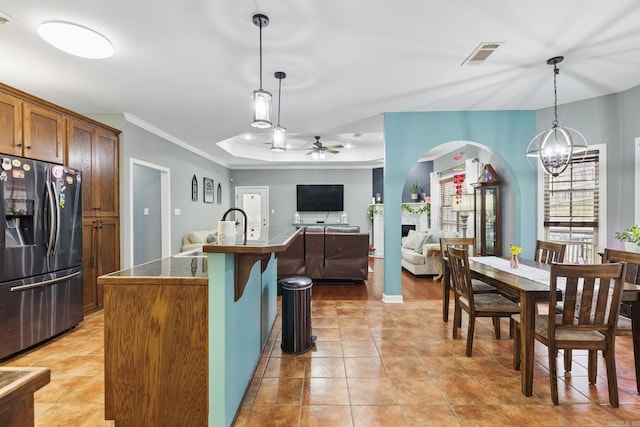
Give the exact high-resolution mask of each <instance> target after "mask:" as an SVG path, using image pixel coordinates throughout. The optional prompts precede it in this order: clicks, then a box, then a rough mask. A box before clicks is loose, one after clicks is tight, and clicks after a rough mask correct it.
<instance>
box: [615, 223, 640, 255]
mask: <svg viewBox="0 0 640 427" xmlns="http://www.w3.org/2000/svg"><path fill="white" fill-rule="evenodd" d="M615 236H616V239H618V240H620V241H621V242H623V243H624V250H625V251H628V252H640V225H634V226H631V227H627V228H625V229H624V230H622V231H618V232H616V234H615Z"/></svg>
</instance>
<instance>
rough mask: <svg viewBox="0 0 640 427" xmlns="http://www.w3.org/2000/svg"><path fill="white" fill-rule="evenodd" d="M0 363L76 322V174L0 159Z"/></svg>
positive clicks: (79, 283) (78, 226)
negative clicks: (1, 360)
mask: <svg viewBox="0 0 640 427" xmlns="http://www.w3.org/2000/svg"><path fill="white" fill-rule="evenodd" d="M0 161H1V164H0V214H1V215H0V359H3V358H6V357H7V356H9V355H12V354H14V353H16V352H19V351H21V350H23V349H26V348H28V347H31V346H32V345H34V344H37V343H39V342H41V341H44V340H46V339H48V338H51V337H53V336H54V335H57V334H59V333H60V332H63V331H65V330H67V329H69V328H72V327H74V326H75V325H77V324H78V323H79V322H80V321H81V320H82V319H83V314H82V302H83V301H82V193H81V182H82V179H81V175H80V172H79V171H76V170H72V169H69V168H66V167H64V166H61V165H56V164H50V163H45V162H40V161H36V160H31V159H25V158H21V157H11V156H7V155H4V154H0Z"/></svg>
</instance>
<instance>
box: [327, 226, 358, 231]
mask: <svg viewBox="0 0 640 427" xmlns="http://www.w3.org/2000/svg"><path fill="white" fill-rule="evenodd" d="M324 230H325V232H326V233H359V232H360V227H359V226H357V225H352V226H349V227H333V226H331V225H328V226H327V227H326V228H325V229H324Z"/></svg>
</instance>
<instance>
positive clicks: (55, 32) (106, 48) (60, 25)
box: [38, 21, 113, 59]
mask: <svg viewBox="0 0 640 427" xmlns="http://www.w3.org/2000/svg"><path fill="white" fill-rule="evenodd" d="M38 34H40V37H42V38H43V39H44V40H45V41H46V42H47V43H49V44H51V45H52V46H55V47H57V48H58V49H60V50H62V51H64V52H67V53H69V54H71V55H75V56H79V57H82V58H90V59H101V58H108V57H110V56H113V45H112V44H111V42H110V41H109V40H108V39H107V38H106V37H105V36H103V35H102V34H99V33H97V32H96V31H94V30H92V29H90V28H87V27H83V26H81V25H77V24H72V23H70V22H62V21H48V22H44V23H42V24H40V26H39V27H38Z"/></svg>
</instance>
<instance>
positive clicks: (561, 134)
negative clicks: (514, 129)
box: [526, 56, 588, 177]
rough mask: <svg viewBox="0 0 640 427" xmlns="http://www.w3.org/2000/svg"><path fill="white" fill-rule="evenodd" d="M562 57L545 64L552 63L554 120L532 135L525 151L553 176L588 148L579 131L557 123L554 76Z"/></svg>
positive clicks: (583, 153) (557, 72)
mask: <svg viewBox="0 0 640 427" xmlns="http://www.w3.org/2000/svg"><path fill="white" fill-rule="evenodd" d="M563 59H564V58H563V57H562V56H556V57H553V58H551V59H549V60H547V64H549V65H553V95H554V102H553V113H554V120H553V122H552V125H551V128H550V129H547V130H545V131H542V132H540V133H538V134H537V135H536V136H534V137H533V139H532V140H531V142H529V145H528V147H527V153H526V154H527V157H530V158H536V157H537V158H538V159H539V161H540V165H541V166H542V167H543V168H544V170H545V171H546V172H547V173H548V174H550V175H551V176H554V177H556V176H558V175H560V174H561V173H562V172H564V171H565V170H566V169H567V167H568V166H569V164H570V163H571V162H572V160H573V159H574V158H576V156H578V155H582V156H584V155H585V154H586V152H587V150H588V145H587V140H586V139H585V137H584V136H583V135H582V134H581V133H580V132H578V131H577V130H575V129H572V128H567V127H561V126H560V125H559V124H558V91H557V86H556V77H557V75H558V74H559V72H560V70H559V69H558V67H557V64H559V63H560V62H562V60H563Z"/></svg>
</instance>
